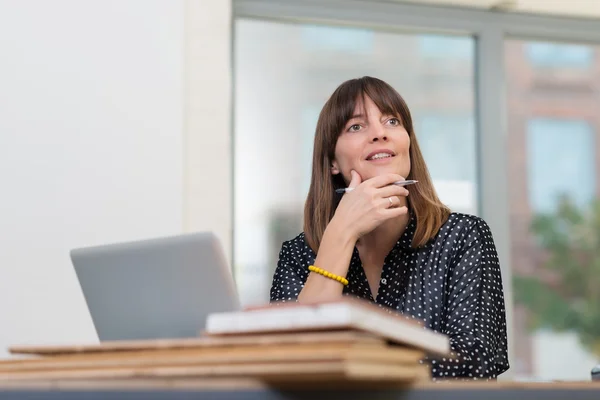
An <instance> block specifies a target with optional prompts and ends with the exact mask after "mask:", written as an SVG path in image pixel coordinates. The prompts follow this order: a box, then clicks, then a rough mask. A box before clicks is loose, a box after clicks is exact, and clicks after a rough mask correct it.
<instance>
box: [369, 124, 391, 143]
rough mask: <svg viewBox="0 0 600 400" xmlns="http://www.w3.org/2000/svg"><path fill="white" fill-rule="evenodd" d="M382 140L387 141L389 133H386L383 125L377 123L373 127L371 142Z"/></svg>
mask: <svg viewBox="0 0 600 400" xmlns="http://www.w3.org/2000/svg"><path fill="white" fill-rule="evenodd" d="M380 140H382V141H384V142H386V141H387V140H388V138H387V134H386V132H385V129H384V128H383V126H381V125H380V124H377V125H375V126H374V127H373V128H372V132H371V142H378V141H380Z"/></svg>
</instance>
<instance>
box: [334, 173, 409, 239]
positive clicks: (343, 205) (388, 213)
mask: <svg viewBox="0 0 600 400" xmlns="http://www.w3.org/2000/svg"><path fill="white" fill-rule="evenodd" d="M351 175H352V180H351V181H350V184H349V185H348V187H351V188H353V190H352V191H351V192H347V193H346V194H344V197H342V200H341V201H340V204H339V205H338V207H337V209H336V211H335V214H334V219H335V220H336V221H339V222H341V223H342V224H343V225H345V227H346V229H349V230H351V231H352V233H353V236H354V237H355V238H356V240H358V239H359V238H360V237H361V236H363V235H365V234H367V233H369V232H371V231H372V230H373V229H375V228H377V227H378V226H379V225H381V224H382V223H383V222H385V221H387V220H388V219H392V218H395V217H398V216H400V215H404V214H406V213H407V212H408V208H407V207H406V206H401V205H400V204H405V202H404V201H401V197H406V196H408V190H407V189H406V188H405V187H402V186H398V185H394V184H393V183H394V182H397V181H401V180H404V177H402V176H400V175H398V174H386V175H380V176H376V177H374V178H371V179H367V180H366V181H364V182H362V178H361V176H360V175H359V174H358V172H356V171H351Z"/></svg>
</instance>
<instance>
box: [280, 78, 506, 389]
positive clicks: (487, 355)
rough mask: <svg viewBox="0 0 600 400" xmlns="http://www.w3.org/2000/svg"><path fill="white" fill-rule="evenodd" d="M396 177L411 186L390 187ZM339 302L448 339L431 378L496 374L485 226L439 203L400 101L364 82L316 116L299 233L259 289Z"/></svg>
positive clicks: (492, 283)
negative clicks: (449, 353)
mask: <svg viewBox="0 0 600 400" xmlns="http://www.w3.org/2000/svg"><path fill="white" fill-rule="evenodd" d="M448 151H452V150H451V149H449V150H448ZM405 179H406V180H416V181H418V182H417V183H416V184H413V185H410V186H406V187H402V186H399V185H394V184H393V183H394V182H397V181H402V180H405ZM346 187H348V188H350V189H351V190H348V191H346V192H345V193H344V194H338V193H336V189H343V188H346ZM409 193H410V195H409ZM309 267H310V270H309ZM316 268H317V269H316ZM324 271H325V272H324ZM342 294H349V295H355V296H358V297H361V298H364V299H368V300H370V301H373V302H376V303H377V304H379V305H381V306H384V307H390V308H392V309H395V310H398V311H399V312H401V313H403V314H407V315H410V316H412V317H413V318H418V319H420V320H422V321H424V323H425V325H426V326H427V327H429V328H431V329H433V330H436V331H439V332H442V333H444V334H446V335H448V336H449V338H450V342H451V346H452V349H453V351H454V352H455V353H456V355H457V357H455V358H454V359H453V360H445V359H442V360H432V361H431V363H432V365H431V368H432V375H433V377H434V378H435V377H443V378H452V377H464V378H474V379H482V378H483V379H495V378H496V377H497V375H498V374H501V373H502V372H504V371H506V370H507V369H508V359H507V339H506V320H505V308H504V297H503V289H502V280H501V275H500V267H499V265H498V257H497V253H496V248H495V245H494V241H493V238H492V234H491V232H490V229H489V227H488V225H487V224H486V223H485V222H484V221H483V220H482V219H481V218H478V217H475V216H471V215H465V214H458V213H452V212H451V211H450V210H449V209H448V208H447V207H446V206H444V205H443V204H442V203H441V202H440V200H439V199H438V197H437V194H436V192H435V190H434V187H433V184H432V182H431V179H430V177H429V172H428V171H427V166H426V165H425V162H424V160H423V156H422V155H421V151H420V150H419V145H418V144H417V139H416V137H415V133H414V131H413V126H412V119H411V115H410V112H409V110H408V107H407V105H406V103H405V102H404V100H403V99H402V97H401V96H400V95H399V94H398V93H397V92H396V91H395V90H394V89H393V88H392V87H390V86H389V85H388V84H387V83H385V82H383V81H381V80H379V79H376V78H371V77H363V78H360V79H353V80H350V81H347V82H344V83H343V84H342V85H340V86H339V87H338V88H337V89H336V90H335V92H334V93H333V95H332V96H331V98H330V99H329V100H328V101H327V103H326V104H325V106H324V107H323V110H322V111H321V114H320V116H319V120H318V123H317V129H316V136H315V142H314V154H313V170H312V180H311V185H310V189H309V193H308V198H307V201H306V205H305V210H304V232H303V233H301V234H300V235H298V236H297V237H296V238H294V239H293V240H290V241H287V242H284V243H283V246H282V248H281V251H280V254H279V261H278V265H277V269H276V271H275V275H274V278H273V285H272V288H271V300H272V301H299V302H311V303H314V302H320V301H328V300H332V299H336V298H339V297H340V296H341V295H342Z"/></svg>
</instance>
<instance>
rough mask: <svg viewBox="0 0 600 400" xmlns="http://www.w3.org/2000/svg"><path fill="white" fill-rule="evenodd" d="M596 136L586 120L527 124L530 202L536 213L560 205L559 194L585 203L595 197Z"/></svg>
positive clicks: (576, 202) (550, 120)
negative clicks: (558, 202)
mask: <svg viewBox="0 0 600 400" xmlns="http://www.w3.org/2000/svg"><path fill="white" fill-rule="evenodd" d="M594 158H595V157H594V137H593V131H592V130H591V128H590V126H589V125H588V124H587V123H586V122H585V121H575V120H560V119H551V118H536V119H532V120H530V121H529V122H528V124H527V161H528V165H527V178H528V185H527V186H528V188H529V205H530V207H531V208H532V211H533V212H535V213H543V212H551V211H554V210H555V209H556V205H557V201H558V198H559V196H562V195H565V196H568V197H569V198H570V199H571V200H572V201H573V202H575V204H577V205H578V206H580V207H585V206H587V205H588V204H589V202H590V201H591V200H592V199H593V198H594V194H595V186H596V185H595V181H596V179H595V175H596V174H595V168H594Z"/></svg>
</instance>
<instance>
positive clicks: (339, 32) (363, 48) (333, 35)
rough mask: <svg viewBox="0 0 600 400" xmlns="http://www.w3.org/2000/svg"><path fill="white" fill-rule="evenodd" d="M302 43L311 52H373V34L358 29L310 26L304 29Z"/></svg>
mask: <svg viewBox="0 0 600 400" xmlns="http://www.w3.org/2000/svg"><path fill="white" fill-rule="evenodd" d="M302 42H303V44H304V47H305V48H306V49H309V50H310V51H318V50H326V51H340V52H348V53H370V52H371V51H372V50H373V32H372V31H369V30H365V29H357V28H341V27H329V26H321V25H308V26H304V27H302Z"/></svg>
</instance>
